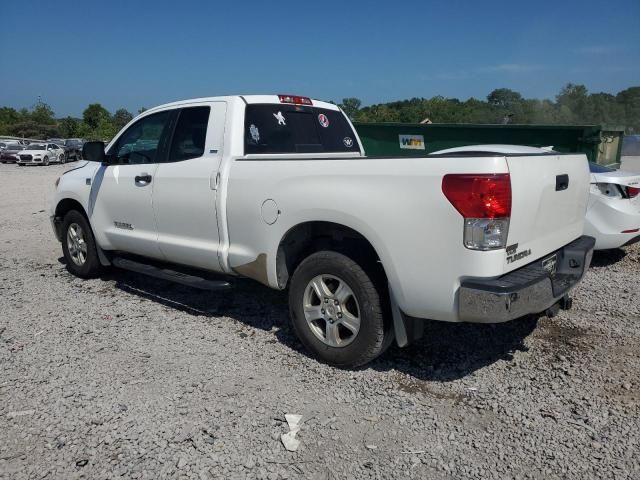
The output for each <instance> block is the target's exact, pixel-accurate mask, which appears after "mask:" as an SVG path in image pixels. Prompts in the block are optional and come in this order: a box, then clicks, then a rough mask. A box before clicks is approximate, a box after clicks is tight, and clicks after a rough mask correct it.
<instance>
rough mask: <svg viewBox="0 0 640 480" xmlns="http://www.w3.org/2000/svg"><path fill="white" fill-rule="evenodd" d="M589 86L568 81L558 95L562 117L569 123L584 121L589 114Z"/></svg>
mask: <svg viewBox="0 0 640 480" xmlns="http://www.w3.org/2000/svg"><path fill="white" fill-rule="evenodd" d="M587 93H588V91H587V87H585V86H584V85H576V84H573V83H567V84H566V85H565V86H564V87H563V88H562V90H560V93H559V94H558V95H557V96H556V103H557V104H558V107H559V108H560V112H561V117H562V118H563V119H566V120H568V123H582V122H584V119H585V118H586V116H587V102H588V96H587Z"/></svg>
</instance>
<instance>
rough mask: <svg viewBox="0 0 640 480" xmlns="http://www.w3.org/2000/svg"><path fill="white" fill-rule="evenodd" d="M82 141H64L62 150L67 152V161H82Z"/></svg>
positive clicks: (78, 139)
mask: <svg viewBox="0 0 640 480" xmlns="http://www.w3.org/2000/svg"><path fill="white" fill-rule="evenodd" d="M84 142H85V141H84V140H83V139H81V138H67V139H66V140H65V141H64V148H65V150H66V152H67V160H71V159H73V160H82V146H83V145H84Z"/></svg>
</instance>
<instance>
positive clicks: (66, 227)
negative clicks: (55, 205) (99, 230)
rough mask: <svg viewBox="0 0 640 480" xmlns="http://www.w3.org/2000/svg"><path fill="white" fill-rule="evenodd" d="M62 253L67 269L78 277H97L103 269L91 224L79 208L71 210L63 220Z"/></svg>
mask: <svg viewBox="0 0 640 480" xmlns="http://www.w3.org/2000/svg"><path fill="white" fill-rule="evenodd" d="M62 253H63V254H64V258H65V260H66V261H67V270H69V272H71V273H72V274H74V275H75V276H77V277H81V278H92V277H96V276H97V275H99V274H100V273H101V272H102V270H103V267H102V265H101V264H100V259H99V258H98V251H97V249H96V241H95V238H94V236H93V232H92V231H91V226H90V225H89V222H88V221H87V219H86V218H85V216H84V215H82V213H80V212H78V211H77V210H71V211H69V212H68V213H67V214H66V215H65V217H64V220H63V221H62Z"/></svg>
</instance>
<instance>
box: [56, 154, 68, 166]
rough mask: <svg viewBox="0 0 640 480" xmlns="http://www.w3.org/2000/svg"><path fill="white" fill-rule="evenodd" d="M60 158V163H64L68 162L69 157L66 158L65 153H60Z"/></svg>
mask: <svg viewBox="0 0 640 480" xmlns="http://www.w3.org/2000/svg"><path fill="white" fill-rule="evenodd" d="M58 158H60V163H61V164H62V165H64V164H65V163H66V162H67V158H66V155H65V154H64V153H63V154H62V155H60V157H58Z"/></svg>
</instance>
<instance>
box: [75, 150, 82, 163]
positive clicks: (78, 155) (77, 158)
mask: <svg viewBox="0 0 640 480" xmlns="http://www.w3.org/2000/svg"><path fill="white" fill-rule="evenodd" d="M78 160H82V152H78V153H76V162H77V161H78Z"/></svg>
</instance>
